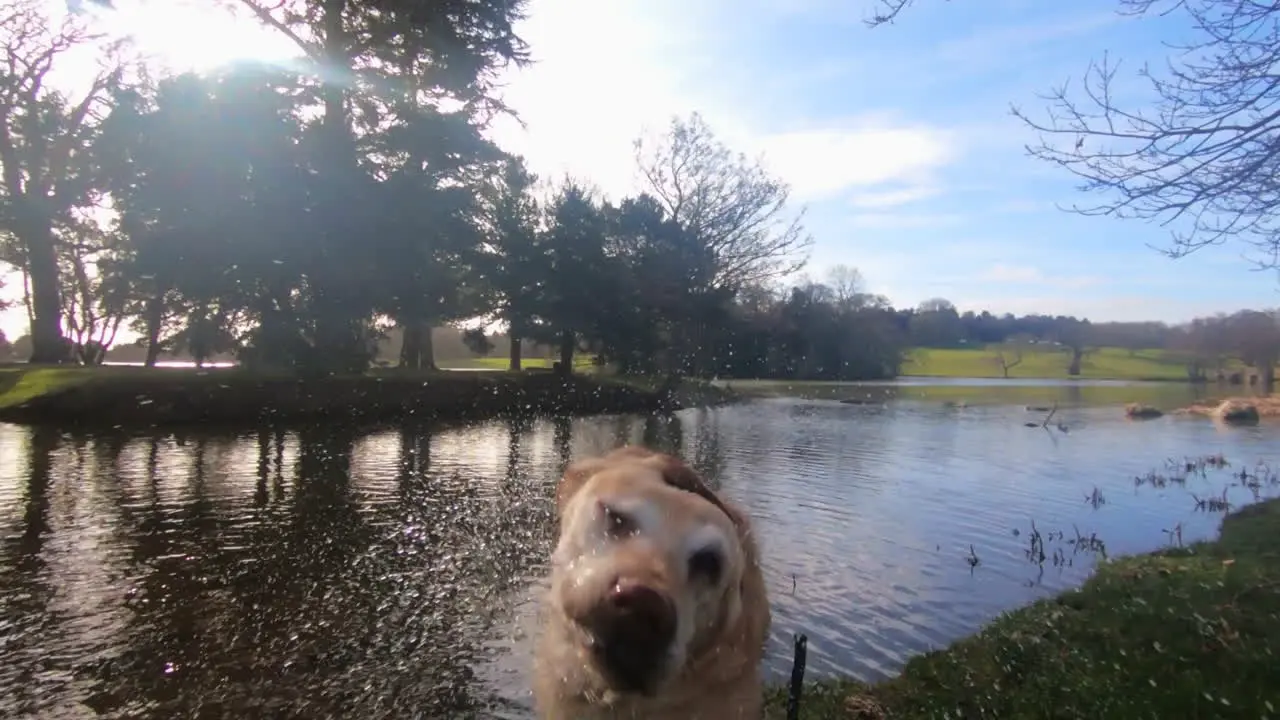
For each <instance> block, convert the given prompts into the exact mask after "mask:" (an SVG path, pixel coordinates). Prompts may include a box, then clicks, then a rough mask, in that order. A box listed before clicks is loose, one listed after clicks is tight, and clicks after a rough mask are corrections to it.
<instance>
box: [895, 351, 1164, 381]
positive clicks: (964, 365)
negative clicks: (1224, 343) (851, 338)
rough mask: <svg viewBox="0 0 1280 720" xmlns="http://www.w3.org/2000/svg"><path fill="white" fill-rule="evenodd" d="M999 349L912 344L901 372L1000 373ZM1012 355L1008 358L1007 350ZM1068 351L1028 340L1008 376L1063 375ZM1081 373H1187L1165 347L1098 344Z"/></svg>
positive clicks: (1097, 376) (1128, 376)
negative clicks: (1100, 345) (1128, 348)
mask: <svg viewBox="0 0 1280 720" xmlns="http://www.w3.org/2000/svg"><path fill="white" fill-rule="evenodd" d="M997 351H998V349H997V348H996V347H989V348H962V349H937V348H916V349H913V350H911V351H909V352H908V354H907V361H906V362H905V363H904V364H903V366H902V374H903V375H918V376H927V377H976V378H999V377H1004V373H1003V372H1002V371H1001V369H1000V364H999V361H998V359H997V357H996V353H997ZM1006 357H1007V359H1009V360H1010V361H1012V358H1009V357H1008V356H1006ZM1070 361H1071V356H1070V354H1069V353H1068V352H1067V351H1065V350H1063V349H1062V348H1054V347H1049V346H1045V347H1040V346H1032V347H1028V348H1024V349H1023V351H1022V361H1021V362H1020V363H1018V364H1017V365H1015V366H1014V367H1012V368H1010V369H1009V377H1011V378H1061V379H1067V378H1069V377H1071V376H1069V375H1067V366H1068V365H1069V364H1070ZM1078 377H1081V378H1091V379H1094V380H1181V381H1185V380H1186V379H1187V370H1186V366H1185V365H1184V364H1183V362H1182V361H1181V360H1180V359H1178V358H1177V357H1176V356H1174V355H1173V354H1172V353H1169V352H1167V351H1165V350H1135V351H1129V350H1125V349H1122V348H1098V349H1097V350H1092V351H1090V352H1089V353H1088V354H1086V355H1085V356H1084V359H1083V360H1082V361H1081V363H1080V375H1079V376H1078Z"/></svg>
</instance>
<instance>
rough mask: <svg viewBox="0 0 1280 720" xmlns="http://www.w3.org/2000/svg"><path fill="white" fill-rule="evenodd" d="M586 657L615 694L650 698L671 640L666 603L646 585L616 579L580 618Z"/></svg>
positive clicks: (670, 610)
mask: <svg viewBox="0 0 1280 720" xmlns="http://www.w3.org/2000/svg"><path fill="white" fill-rule="evenodd" d="M586 621H587V622H586V629H587V631H588V632H589V633H590V634H591V638H592V647H591V649H592V652H593V653H594V654H595V657H596V660H597V661H598V662H599V663H600V666H601V670H603V671H604V674H605V676H606V677H607V679H608V680H609V682H610V684H612V685H613V686H614V687H615V689H617V690H620V691H623V692H640V693H648V692H651V691H652V690H653V688H654V686H655V685H656V684H657V683H658V681H659V680H660V679H661V678H662V674H663V672H664V671H665V670H666V660H667V655H668V653H669V652H670V649H671V642H672V640H673V639H674V638H675V635H676V607H675V603H674V602H673V601H672V600H671V597H670V596H669V595H667V594H666V593H664V592H661V591H659V590H656V589H654V588H652V587H649V586H647V585H644V584H641V583H637V582H634V581H629V580H626V579H620V580H618V581H617V582H616V583H614V584H613V586H612V587H611V589H610V590H609V592H608V593H607V594H606V595H605V597H603V598H602V599H601V601H600V602H599V603H598V604H597V605H596V606H595V607H594V608H592V611H591V612H590V613H589V614H588V617H587V618H586Z"/></svg>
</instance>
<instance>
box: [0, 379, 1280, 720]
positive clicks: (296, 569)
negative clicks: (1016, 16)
mask: <svg viewBox="0 0 1280 720" xmlns="http://www.w3.org/2000/svg"><path fill="white" fill-rule="evenodd" d="M753 388H754V389H755V390H756V391H758V392H760V394H762V395H767V397H761V398H759V399H756V400H753V401H751V402H748V403H744V404H738V405H733V406H728V407H723V408H718V409H712V410H706V409H693V410H686V411H682V412H679V413H676V414H675V415H673V416H670V417H630V416H623V417H618V416H609V417H595V418H577V419H537V420H519V421H495V422H488V423H481V424H477V425H473V426H469V427H465V428H431V427H425V426H399V427H393V428H385V429H379V430H365V431H358V430H356V429H353V428H345V427H329V428H324V429H312V430H303V431H291V432H288V433H283V432H282V433H276V432H273V431H251V432H246V433H244V434H240V435H235V434H223V435H199V434H184V435H174V434H171V433H170V434H163V435H132V436H125V435H118V436H104V435H96V436H81V435H71V434H63V433H59V432H57V431H51V430H47V429H28V428H22V427H17V426H10V425H0V458H2V461H0V716H3V717H6V718H27V717H31V718H34V717H41V718H52V717H57V718H145V719H152V718H154V719H155V720H160V719H161V718H165V719H168V718H175V717H201V718H223V717H225V718H233V717H234V718H240V717H275V718H302V717H308V718H315V717H361V718H363V719H364V720H374V719H381V718H393V717H394V718H399V717H406V718H407V717H439V716H447V717H468V716H475V717H494V716H499V717H525V716H527V712H528V711H527V707H528V704H529V700H528V694H527V681H526V676H527V673H526V669H527V666H528V661H529V653H530V642H531V637H532V634H533V632H534V631H535V628H536V614H535V613H536V595H537V593H538V591H539V589H540V587H541V579H542V577H543V576H544V573H545V565H544V563H545V560H546V558H547V555H548V553H549V551H550V544H551V542H552V537H551V527H552V522H553V517H552V492H553V488H554V482H555V480H556V479H557V477H558V474H559V472H560V470H561V468H562V467H563V466H564V464H565V463H566V462H567V460H568V459H569V458H570V457H575V456H579V455H585V454H591V453H598V452H602V451H605V450H607V449H609V448H612V447H614V446H616V445H618V444H620V443H623V442H628V441H631V442H644V443H647V444H650V445H653V446H656V447H661V448H665V449H668V450H674V451H678V452H680V453H681V454H683V455H684V456H685V457H686V458H687V459H689V460H690V461H691V462H692V464H694V465H695V466H696V467H697V468H698V469H699V470H700V471H702V472H703V473H705V474H706V475H707V476H708V477H709V478H710V479H711V481H712V483H713V484H714V485H717V486H718V487H719V488H720V489H721V491H722V492H724V493H725V494H726V495H728V496H729V497H731V498H733V499H734V500H736V501H737V502H739V503H740V504H742V505H743V506H745V507H746V508H747V509H748V510H749V511H750V513H751V514H752V516H753V517H754V520H755V523H756V525H757V527H758V534H759V537H760V538H761V541H762V543H763V546H764V552H765V558H766V560H765V565H766V568H765V569H766V573H767V576H768V579H769V584H770V592H771V593H772V600H773V603H774V607H775V611H774V629H773V637H772V641H771V642H772V644H771V646H770V654H769V658H768V672H769V676H770V677H771V678H772V679H775V680H781V679H782V678H783V677H784V676H785V674H786V672H787V671H788V669H789V666H790V648H791V638H792V635H793V633H796V632H804V633H806V634H808V636H809V638H810V651H809V665H808V668H809V671H808V672H809V677H811V678H812V677H821V676H829V675H833V674H837V673H845V674H852V675H854V676H856V677H859V678H863V679H868V680H874V679H877V678H882V677H885V676H887V675H890V674H892V673H893V672H895V671H896V669H897V668H899V667H900V666H901V665H902V663H903V662H904V661H905V660H906V659H908V658H909V657H911V656H912V655H914V654H916V653H919V652H922V651H925V650H928V649H930V648H935V647H939V646H944V645H946V644H947V643H949V642H950V641H952V640H954V639H957V638H959V637H962V636H964V635H966V634H969V633H971V632H973V631H974V630H976V629H977V628H979V627H980V626H981V625H982V624H983V623H985V622H987V621H989V620H990V619H992V618H993V617H994V616H995V615H997V614H998V613H1000V612H1001V611H1004V610H1007V609H1010V608H1014V607H1017V606H1020V605H1023V604H1025V603H1027V602H1030V601H1031V600H1033V599H1035V598H1038V597H1042V596H1044V595H1047V594H1050V593H1053V592H1055V591H1057V590H1060V589H1063V588H1066V587H1069V586H1072V585H1076V584H1078V583H1080V582H1081V581H1082V580H1083V579H1084V578H1085V577H1086V576H1087V574H1088V572H1089V568H1090V567H1091V563H1092V562H1093V559H1094V557H1095V555H1096V554H1097V553H1098V552H1099V551H1100V549H1101V545H1100V543H1104V544H1105V551H1106V552H1108V553H1110V554H1112V555H1114V554H1122V553H1133V552H1141V551H1147V550H1151V549H1154V548H1157V547H1159V546H1161V545H1164V544H1167V543H1170V542H1177V539H1176V538H1177V536H1178V535H1179V533H1180V535H1181V539H1182V541H1183V542H1191V541H1193V540H1195V539H1198V538H1203V537H1207V536H1209V535H1211V534H1212V533H1213V531H1214V530H1215V528H1216V526H1217V524H1218V522H1219V521H1220V519H1221V516H1220V515H1219V514H1211V513H1208V512H1205V511H1203V510H1198V509H1197V508H1196V502H1195V497H1194V496H1199V497H1201V498H1203V497H1207V496H1210V495H1220V494H1221V493H1222V492H1223V491H1224V490H1225V491H1226V492H1227V496H1228V498H1229V499H1231V500H1232V501H1233V502H1235V503H1244V502H1248V501H1250V500H1251V499H1252V498H1253V497H1254V491H1253V490H1250V489H1249V488H1246V487H1242V486H1240V485H1239V484H1238V483H1235V482H1234V481H1233V479H1232V477H1231V472H1232V471H1236V472H1238V471H1239V469H1240V467H1241V466H1249V467H1252V466H1253V465H1254V464H1255V463H1257V462H1259V461H1264V462H1269V463H1276V462H1277V461H1280V434H1278V433H1276V432H1275V429H1274V427H1272V426H1266V425H1263V426H1260V427H1252V428H1250V427H1244V428H1227V427H1223V426H1220V425H1215V424H1214V423H1213V422H1211V421H1208V420H1205V419H1201V418H1188V417H1166V418H1161V419H1158V420H1154V421H1148V422H1131V421H1128V420H1126V419H1125V418H1124V417H1123V416H1122V412H1121V410H1120V408H1119V407H1117V406H1116V405H1114V404H1099V403H1116V402H1124V401H1126V400H1141V401H1143V402H1151V403H1153V404H1160V405H1164V406H1169V407H1172V406H1176V405H1181V404H1186V403H1187V402H1189V401H1190V400H1192V399H1195V397H1196V396H1197V395H1198V394H1201V393H1203V392H1204V390H1202V389H1196V388H1192V387H1189V386H1182V385H1157V384H1106V383H1102V384H1098V383H1093V384H1090V383H1075V384H1072V383H1025V382H1023V383H1019V384H1002V383H991V382H987V381H983V382H970V383H967V384H966V383H964V382H958V381H952V380H948V381H945V382H932V383H931V382H928V381H920V380H910V381H905V382H899V383H893V384H867V385H831V384H793V385H786V384H774V385H772V386H766V385H764V384H755V385H753ZM800 396H803V397H800ZM855 397H856V398H859V399H862V400H863V403H862V404H842V403H839V402H836V401H834V400H832V399H830V398H855ZM1045 403H1057V404H1058V409H1057V411H1056V412H1055V413H1054V417H1053V418H1052V421H1051V423H1050V424H1049V426H1048V427H1039V424H1040V423H1041V422H1042V421H1043V419H1044V417H1045V415H1046V413H1045V412H1044V411H1043V410H1028V409H1027V407H1026V406H1027V405H1043V404H1045ZM1028 422H1031V423H1033V424H1035V425H1036V427H1026V424H1027V423H1028ZM1216 453H1221V454H1223V455H1224V456H1225V457H1226V459H1227V460H1228V461H1230V462H1231V463H1232V467H1231V468H1228V469H1227V470H1224V471H1216V470H1214V469H1208V470H1206V471H1205V473H1204V474H1203V475H1201V474H1199V473H1193V474H1192V475H1191V476H1190V477H1186V478H1181V479H1180V481H1179V480H1175V481H1171V482H1165V481H1164V480H1163V479H1162V478H1156V482H1155V483H1154V484H1153V483H1152V482H1148V481H1143V482H1138V481H1136V480H1135V478H1138V477H1141V476H1145V475H1147V474H1148V473H1150V472H1152V471H1155V472H1156V473H1158V474H1159V475H1161V476H1170V475H1177V476H1180V475H1183V474H1185V473H1184V472H1183V471H1182V468H1183V465H1184V461H1185V459H1186V458H1194V457H1200V456H1206V455H1211V454H1216ZM1167 466H1168V467H1167ZM1175 466H1176V467H1177V468H1178V470H1177V471H1176V472H1175V471H1174V470H1171V469H1169V468H1173V467H1175ZM1273 490H1274V488H1264V489H1263V490H1262V492H1263V493H1267V492H1271V491H1273ZM1033 522H1034V524H1035V528H1036V530H1038V531H1039V533H1040V534H1041V537H1042V538H1043V539H1044V550H1045V556H1046V559H1045V560H1044V561H1043V562H1042V563H1037V562H1032V561H1030V560H1029V559H1028V554H1027V552H1026V551H1027V548H1028V543H1029V538H1030V537H1032V534H1031V530H1032V523H1033ZM1059 532H1061V533H1063V534H1062V535H1059V534H1058V533H1059ZM1077 537H1086V538H1092V540H1090V541H1089V542H1072V541H1073V540H1075V539H1076V538H1077ZM975 561H976V565H974V564H973V563H974V562H975Z"/></svg>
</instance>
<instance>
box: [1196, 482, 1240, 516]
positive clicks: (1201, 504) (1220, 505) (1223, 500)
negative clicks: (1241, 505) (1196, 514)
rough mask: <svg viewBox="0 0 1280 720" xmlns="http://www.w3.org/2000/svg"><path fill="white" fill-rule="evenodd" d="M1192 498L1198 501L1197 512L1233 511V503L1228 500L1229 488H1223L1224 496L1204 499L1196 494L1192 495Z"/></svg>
mask: <svg viewBox="0 0 1280 720" xmlns="http://www.w3.org/2000/svg"><path fill="white" fill-rule="evenodd" d="M1191 497H1192V499H1194V500H1195V501H1196V509H1197V510H1205V511H1207V512H1228V511H1230V510H1231V503H1230V502H1229V501H1228V500H1227V488H1222V495H1219V496H1217V497H1206V498H1202V497H1200V496H1199V495H1196V494H1195V493H1192V494H1191Z"/></svg>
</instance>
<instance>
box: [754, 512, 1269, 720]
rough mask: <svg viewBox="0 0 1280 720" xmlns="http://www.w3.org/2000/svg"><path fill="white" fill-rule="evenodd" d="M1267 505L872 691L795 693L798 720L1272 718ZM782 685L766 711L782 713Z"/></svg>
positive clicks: (823, 688) (1118, 568) (847, 687)
mask: <svg viewBox="0 0 1280 720" xmlns="http://www.w3.org/2000/svg"><path fill="white" fill-rule="evenodd" d="M1277 537H1280V501H1269V502H1264V503H1259V504H1256V505H1252V506H1249V507H1246V508H1244V509H1242V510H1240V511H1238V512H1236V513H1233V514H1231V515H1228V516H1227V517H1226V519H1225V520H1224V521H1223V524H1222V533H1221V536H1220V537H1219V539H1218V540H1216V541H1214V542H1207V543H1202V544H1198V545H1194V546H1192V547H1190V548H1187V549H1183V550H1176V551H1174V550H1170V551H1166V552H1160V553H1154V554H1150V555H1141V556H1136V557H1129V558H1121V559H1118V560H1114V561H1111V562H1107V563H1104V564H1103V565H1101V566H1100V567H1099V568H1098V571H1097V572H1096V573H1095V575H1094V577H1093V578H1091V579H1090V580H1089V581H1088V582H1087V583H1085V585H1084V586H1083V587H1081V588H1080V589H1079V590H1075V591H1071V592H1067V593H1065V594H1063V595H1060V596H1058V597H1056V598H1053V599H1049V600H1044V601H1041V602H1038V603H1036V604H1034V605H1031V606H1030V607H1027V608H1024V609H1021V610H1016V611H1014V612H1011V613H1008V614H1005V615H1004V616H1002V617H1000V618H999V619H998V620H996V621H995V622H993V623H991V624H990V625H989V626H987V627H986V628H985V629H984V630H982V631H981V632H980V633H978V634H977V635H975V636H973V637H971V638H968V639H966V640H962V641H960V642H958V643H956V644H955V645H952V646H951V647H950V648H947V649H946V650H942V651H938V652H933V653H929V654H927V655H923V656H920V657H917V658H915V659H913V660H912V661H910V662H909V663H907V665H906V667H905V668H904V669H903V671H902V674H901V675H900V676H898V677H897V678H894V679H892V680H889V681H886V682H884V683H880V684H877V685H873V686H870V687H868V686H864V685H859V684H857V683H853V682H838V681H837V682H826V683H818V684H814V685H810V686H808V687H806V689H805V694H804V699H803V701H802V702H801V713H800V716H801V717H803V718H810V719H815V718H842V719H844V718H942V717H952V718H957V717H959V718H1001V719H1002V720H1014V719H1016V718H1210V717H1212V718H1237V717H1238V718H1260V717H1263V718H1265V717H1277V716H1280V685H1277V684H1276V681H1275V679H1276V667H1277V663H1278V662H1280V544H1277V542H1276V538H1277ZM784 705H785V700H784V693H779V694H777V695H775V696H774V697H772V698H771V699H770V707H769V712H768V713H767V715H766V716H767V717H769V718H782V717H784V710H783V706H784Z"/></svg>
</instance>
